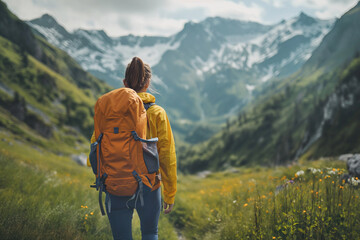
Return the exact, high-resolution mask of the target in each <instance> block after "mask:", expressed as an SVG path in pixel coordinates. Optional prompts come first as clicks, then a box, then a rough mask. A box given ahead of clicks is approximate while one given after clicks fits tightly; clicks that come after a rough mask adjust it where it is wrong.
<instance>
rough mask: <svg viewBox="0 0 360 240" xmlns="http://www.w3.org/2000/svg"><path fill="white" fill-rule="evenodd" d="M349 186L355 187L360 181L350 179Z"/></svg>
mask: <svg viewBox="0 0 360 240" xmlns="http://www.w3.org/2000/svg"><path fill="white" fill-rule="evenodd" d="M350 183H351V185H354V186H357V185H358V184H359V183H360V180H357V178H353V177H352V178H351V179H350Z"/></svg>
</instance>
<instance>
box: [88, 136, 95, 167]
mask: <svg viewBox="0 0 360 240" xmlns="http://www.w3.org/2000/svg"><path fill="white" fill-rule="evenodd" d="M95 141H96V138H95V132H93V134H92V136H91V140H90V143H94V142H95ZM86 164H87V166H88V167H91V164H90V159H89V154H88V156H87V162H86Z"/></svg>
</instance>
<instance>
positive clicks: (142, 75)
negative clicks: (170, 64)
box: [125, 57, 151, 92]
mask: <svg viewBox="0 0 360 240" xmlns="http://www.w3.org/2000/svg"><path fill="white" fill-rule="evenodd" d="M150 79H151V68H150V66H149V65H148V64H144V62H143V61H142V60H141V59H140V58H138V57H134V58H133V59H132V60H131V63H129V64H128V65H127V67H126V71H125V82H126V84H127V85H128V87H129V88H132V89H134V90H135V91H136V92H138V91H140V90H142V89H143V88H144V87H145V85H146V84H148V83H149V81H150Z"/></svg>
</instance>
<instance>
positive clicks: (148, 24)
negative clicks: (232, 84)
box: [4, 0, 357, 36]
mask: <svg viewBox="0 0 360 240" xmlns="http://www.w3.org/2000/svg"><path fill="white" fill-rule="evenodd" d="M4 1H5V2H6V3H7V4H8V6H9V8H10V9H11V10H12V11H14V12H15V14H17V15H18V16H19V17H20V18H21V19H25V20H30V19H33V18H37V17H40V16H41V15H42V14H44V13H48V14H50V15H52V16H54V17H55V18H56V19H57V20H58V22H59V23H60V24H62V25H63V26H65V27H66V29H68V30H70V31H72V30H74V29H77V28H85V29H104V30H105V31H106V32H107V33H108V34H109V35H110V36H121V35H125V34H129V33H132V34H134V35H162V36H169V35H171V34H174V33H176V32H178V31H180V30H181V29H182V27H183V25H184V23H185V22H187V21H190V20H192V21H201V20H203V19H205V18H206V17H212V16H220V17H226V18H234V19H240V20H251V21H257V22H262V23H266V22H265V21H264V19H265V17H266V19H271V20H272V21H273V22H274V21H275V22H276V21H278V20H280V19H282V18H283V16H280V15H281V14H278V13H279V11H280V10H281V11H282V10H283V12H285V13H289V14H290V13H292V12H300V11H301V10H305V11H306V12H307V10H309V9H310V10H311V11H310V12H311V13H312V14H315V15H316V16H317V17H320V18H333V17H335V16H336V17H340V15H341V14H342V13H344V12H345V11H346V10H348V9H349V8H350V7H352V6H353V5H355V4H356V2H357V0H151V1H147V0H145V1H144V0H4ZM274 9H275V10H276V9H278V10H279V11H272V10H274Z"/></svg>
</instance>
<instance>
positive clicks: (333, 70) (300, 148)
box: [179, 4, 360, 172]
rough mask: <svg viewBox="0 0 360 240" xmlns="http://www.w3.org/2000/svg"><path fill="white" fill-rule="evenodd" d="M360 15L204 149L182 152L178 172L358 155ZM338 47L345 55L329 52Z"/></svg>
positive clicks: (340, 24)
mask: <svg viewBox="0 0 360 240" xmlns="http://www.w3.org/2000/svg"><path fill="white" fill-rule="evenodd" d="M358 9H360V4H358V5H357V6H356V7H354V8H353V9H352V10H350V11H349V12H348V13H346V14H345V15H344V16H343V17H342V18H341V19H339V20H338V21H337V23H336V24H335V26H334V29H333V30H332V31H331V32H330V33H329V34H328V36H326V37H325V38H324V41H323V42H322V44H321V45H320V46H319V48H318V49H317V50H315V52H314V54H313V56H312V57H311V58H310V60H309V61H308V62H307V63H306V64H305V66H304V67H303V68H302V69H301V70H300V71H299V72H297V73H296V74H294V75H292V76H291V77H289V78H288V79H285V80H282V81H279V82H277V83H271V84H270V85H267V86H266V88H263V90H262V92H261V90H259V92H258V93H257V94H259V93H261V94H262V96H261V97H260V99H258V100H257V101H256V102H255V103H254V104H252V106H250V107H248V108H247V109H246V110H245V111H242V112H240V113H239V115H238V117H237V118H236V119H231V120H230V121H229V122H228V124H227V126H226V127H225V128H224V129H223V130H222V131H221V132H220V133H218V134H217V135H216V136H215V137H213V138H212V139H210V140H209V141H207V142H206V143H203V144H200V145H196V146H194V147H191V148H187V149H182V151H179V152H180V154H179V162H180V164H179V165H180V168H181V169H182V170H183V171H187V172H195V171H200V170H204V169H213V170H215V169H217V170H218V169H221V168H227V167H230V166H241V165H258V164H261V165H268V166H273V165H278V164H285V163H288V162H291V161H293V160H296V159H299V158H301V157H303V158H315V157H321V156H337V155H340V154H343V153H349V152H357V151H360V141H359V138H358V137H357V136H356V133H357V132H359V131H360V124H359V121H358V119H359V116H360V115H359V114H360V104H359V99H360V98H359V96H360V90H359V88H360V71H359V69H360V58H359V52H360V44H359V43H360V35H359V34H353V33H352V32H353V31H356V30H358V29H359V28H360V21H358V20H359V19H360V11H358ZM340 29H341V31H340ZM338 34H343V35H341V36H338ZM344 34H345V35H344ZM338 41H340V42H338ZM343 41H345V42H346V45H344V44H343V43H342V42H343ZM337 43H338V44H337ZM335 44H337V46H342V47H343V48H344V49H341V48H339V49H337V50H336V51H333V52H329V48H331V46H333V45H335ZM340 53H342V54H340ZM324 55H326V56H327V59H328V60H327V61H322V60H321V59H323V58H322V57H323V56H324ZM340 55H341V57H339V56H340ZM315 62H316V63H319V64H318V65H317V67H316V68H313V66H314V64H313V63H315Z"/></svg>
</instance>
